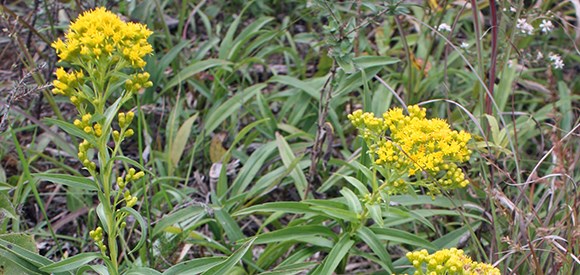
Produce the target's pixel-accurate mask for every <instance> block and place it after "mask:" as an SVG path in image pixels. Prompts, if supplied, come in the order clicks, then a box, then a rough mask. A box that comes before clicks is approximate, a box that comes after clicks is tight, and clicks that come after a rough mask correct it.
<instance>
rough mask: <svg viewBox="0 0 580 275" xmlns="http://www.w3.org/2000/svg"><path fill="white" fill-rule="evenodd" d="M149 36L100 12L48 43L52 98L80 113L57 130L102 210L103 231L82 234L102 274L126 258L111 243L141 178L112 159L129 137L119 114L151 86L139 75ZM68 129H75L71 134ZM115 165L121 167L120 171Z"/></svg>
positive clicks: (127, 119) (128, 117)
mask: <svg viewBox="0 0 580 275" xmlns="http://www.w3.org/2000/svg"><path fill="white" fill-rule="evenodd" d="M151 34H152V32H151V31H150V30H149V29H147V27H146V26H145V25H142V24H137V23H130V22H129V23H127V22H124V21H123V20H121V19H120V18H119V17H118V16H117V15H115V14H114V13H112V12H110V11H107V10H106V9H105V8H96V9H94V10H90V11H87V12H85V13H83V14H82V15H81V16H79V17H78V18H77V19H76V20H75V21H74V22H73V23H72V24H71V25H70V27H69V30H68V32H67V33H66V34H65V38H64V40H61V39H58V40H57V41H56V42H54V43H53V44H52V47H53V48H55V49H56V53H57V55H58V57H59V58H60V62H61V64H62V65H63V67H60V68H58V69H57V70H56V72H55V75H56V80H54V82H53V86H54V88H53V90H52V92H53V93H54V94H55V95H64V96H67V97H69V99H70V101H71V103H72V104H74V106H75V107H76V108H77V110H78V112H79V117H78V118H77V119H75V120H74V121H73V123H72V124H70V123H68V125H66V127H64V128H65V129H68V131H69V133H71V134H74V135H77V136H78V137H79V138H81V140H82V142H81V143H80V144H79V146H78V159H79V161H80V163H81V164H82V165H83V166H84V168H85V169H86V170H87V171H88V172H89V173H90V175H91V179H92V180H93V181H94V184H95V186H94V187H95V189H96V190H97V194H98V197H99V201H100V205H99V207H98V209H101V210H100V212H99V220H100V222H101V225H102V227H101V226H98V227H97V228H96V229H95V230H93V231H91V232H90V234H89V235H90V237H91V238H92V239H93V241H94V242H95V244H96V245H97V247H98V248H99V250H100V251H101V254H102V259H103V261H104V262H105V264H106V265H107V268H108V271H109V274H119V272H120V271H119V269H120V267H119V263H120V262H121V263H122V261H120V258H122V257H124V255H127V253H119V252H120V251H119V250H118V243H120V242H123V241H124V238H123V237H122V234H123V230H124V229H125V225H126V222H125V218H126V217H127V216H128V215H129V214H132V215H139V214H138V213H137V212H135V211H134V210H132V209H130V208H132V207H133V206H135V205H136V204H137V203H138V202H139V198H138V197H136V196H133V195H132V194H131V190H130V187H131V186H130V184H134V183H135V182H138V181H140V180H141V179H142V178H143V177H144V176H145V173H144V172H143V171H137V170H135V168H129V167H130V165H129V163H128V162H127V161H124V160H123V159H119V157H120V156H122V155H123V154H122V149H121V146H120V145H121V143H122V142H123V140H125V139H126V138H129V137H131V136H133V135H134V134H135V132H134V130H133V129H131V123H132V121H133V118H134V117H135V114H134V113H133V112H132V111H127V112H122V111H121V108H126V107H127V106H125V105H126V103H128V102H130V101H131V100H132V99H134V98H135V95H136V94H137V93H138V92H139V91H141V90H143V89H144V88H148V87H151V86H152V85H153V83H152V82H151V81H149V77H150V75H149V73H147V72H145V71H144V70H143V68H144V67H145V65H146V62H145V60H144V58H145V56H146V55H149V54H151V53H152V52H153V48H152V46H151V45H150V44H149V42H147V38H148V37H149V36H150V35H151ZM65 67H66V68H68V69H65ZM129 108H130V106H129ZM115 118H116V119H115ZM115 122H116V123H115ZM58 124H59V125H65V124H67V123H66V122H59V123H58ZM74 127H76V128H77V129H78V130H77V131H71V130H70V129H71V128H74ZM109 144H114V146H113V147H112V148H111V147H110V146H109ZM119 161H121V162H125V163H124V165H122V166H119V165H118V162H119ZM121 167H124V168H125V171H122V168H121ZM115 185H116V188H115ZM138 220H139V219H138ZM140 220H143V219H142V218H141V219H140ZM143 226H145V225H143ZM142 234H145V232H142ZM104 236H106V238H107V241H106V242H105V241H104V238H105V237H104ZM121 247H122V248H126V247H128V245H127V244H126V243H125V244H124V245H122V246H121ZM135 249H136V248H135ZM121 252H122V251H121Z"/></svg>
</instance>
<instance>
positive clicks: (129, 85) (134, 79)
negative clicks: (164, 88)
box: [125, 72, 153, 93]
mask: <svg viewBox="0 0 580 275" xmlns="http://www.w3.org/2000/svg"><path fill="white" fill-rule="evenodd" d="M149 76H150V75H149V73H148V72H144V73H138V74H134V75H132V76H131V79H127V80H126V81H125V90H127V91H129V92H132V93H136V92H138V91H139V90H141V88H149V87H151V86H153V82H151V81H150V80H149Z"/></svg>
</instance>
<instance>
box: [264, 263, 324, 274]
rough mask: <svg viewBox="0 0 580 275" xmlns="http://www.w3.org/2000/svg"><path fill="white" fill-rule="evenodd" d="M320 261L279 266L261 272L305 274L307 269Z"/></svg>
mask: <svg viewBox="0 0 580 275" xmlns="http://www.w3.org/2000/svg"><path fill="white" fill-rule="evenodd" d="M318 264H319V263H318V262H305V263H297V264H291V265H285V266H278V267H276V268H275V269H274V270H272V271H266V272H262V273H260V275H293V274H304V272H305V271H307V270H310V269H311V268H313V267H315V266H317V265H318Z"/></svg>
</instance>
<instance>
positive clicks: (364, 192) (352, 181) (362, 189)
mask: <svg viewBox="0 0 580 275" xmlns="http://www.w3.org/2000/svg"><path fill="white" fill-rule="evenodd" d="M341 176H342V177H343V178H344V179H345V180H346V181H347V182H348V183H350V184H351V185H352V186H353V187H354V188H356V190H358V192H359V194H360V195H361V196H364V195H368V194H370V193H369V189H368V188H367V187H366V186H365V185H364V184H363V183H362V182H360V180H358V179H357V178H355V177H351V176H345V175H341Z"/></svg>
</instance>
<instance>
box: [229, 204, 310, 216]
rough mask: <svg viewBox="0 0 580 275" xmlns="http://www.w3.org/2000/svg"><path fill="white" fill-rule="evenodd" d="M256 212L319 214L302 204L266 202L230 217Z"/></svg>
mask: <svg viewBox="0 0 580 275" xmlns="http://www.w3.org/2000/svg"><path fill="white" fill-rule="evenodd" d="M258 212H284V213H292V214H320V211H316V210H312V208H311V207H310V205H308V204H305V203H303V202H268V203H263V204H259V205H254V206H250V207H248V208H245V209H242V210H240V211H237V212H235V213H233V214H232V216H245V215H249V214H252V213H258Z"/></svg>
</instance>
